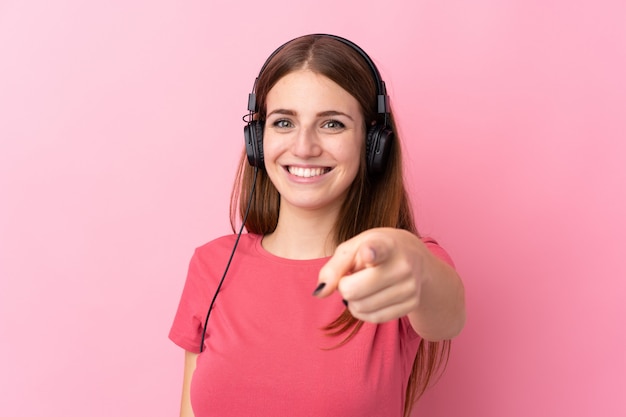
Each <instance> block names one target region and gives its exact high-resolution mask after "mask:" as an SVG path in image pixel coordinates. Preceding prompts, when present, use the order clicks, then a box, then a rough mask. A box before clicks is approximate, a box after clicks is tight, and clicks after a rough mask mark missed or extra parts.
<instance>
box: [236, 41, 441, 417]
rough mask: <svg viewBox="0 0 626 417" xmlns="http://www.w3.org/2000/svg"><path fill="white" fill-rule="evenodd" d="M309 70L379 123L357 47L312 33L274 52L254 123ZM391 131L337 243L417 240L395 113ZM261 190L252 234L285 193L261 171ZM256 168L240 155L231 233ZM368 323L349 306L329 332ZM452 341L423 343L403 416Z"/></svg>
mask: <svg viewBox="0 0 626 417" xmlns="http://www.w3.org/2000/svg"><path fill="white" fill-rule="evenodd" d="M304 68H306V69H308V70H311V71H313V72H315V73H318V74H321V75H324V76H326V77H327V78H329V79H331V80H332V81H334V82H335V83H337V84H338V85H340V86H341V87H342V88H343V89H344V90H346V91H347V92H348V93H350V94H351V95H352V96H353V97H354V98H355V99H356V100H357V101H358V102H359V104H360V106H361V110H362V112H363V115H364V120H365V122H366V124H367V126H365V129H366V130H367V128H368V127H369V126H370V124H372V123H377V122H380V120H378V119H377V108H376V95H377V86H376V82H375V80H374V78H373V75H372V70H371V68H370V67H369V65H368V64H367V62H366V61H365V60H364V58H363V57H362V56H361V54H360V53H359V52H357V51H356V50H355V49H354V48H352V47H350V46H349V45H346V44H344V43H343V42H341V41H339V40H336V39H333V38H332V37H329V36H324V35H309V36H303V37H300V38H297V39H294V40H293V41H291V42H288V43H287V44H286V45H284V46H283V47H282V48H281V49H280V50H279V51H278V52H276V53H275V54H274V55H273V56H272V57H271V59H270V60H269V62H267V63H266V66H265V67H264V69H263V70H262V72H261V74H259V77H258V80H257V83H256V87H255V92H256V100H257V103H258V112H257V113H256V114H255V116H254V117H255V119H257V120H259V121H261V122H262V121H263V120H264V119H265V114H266V107H265V105H266V97H267V93H268V92H269V91H270V89H271V88H272V87H273V86H274V85H275V84H276V82H277V81H278V80H280V79H281V78H282V77H284V76H285V75H287V74H289V73H291V72H293V71H297V70H300V69H304ZM387 124H388V127H390V128H391V129H393V131H394V132H395V133H396V138H395V142H394V144H393V145H392V147H391V154H390V157H389V159H388V161H387V164H386V167H385V170H384V171H383V172H382V173H381V174H380V175H377V176H371V175H368V174H367V169H366V163H365V146H363V147H362V152H361V164H360V171H359V173H358V174H357V177H356V178H355V180H354V182H353V183H352V185H351V186H350V189H349V190H348V195H347V197H346V199H345V201H344V203H343V206H342V207H341V210H340V213H339V216H338V217H337V221H336V223H335V227H334V229H333V238H334V243H335V244H339V243H341V242H344V241H346V240H348V239H350V238H352V237H354V236H356V235H357V234H359V233H361V232H363V231H365V230H368V229H371V228H375V227H395V228H400V229H405V230H408V231H411V232H413V233H415V234H416V235H418V236H419V233H418V231H417V227H416V226H415V222H414V217H413V212H412V209H411V205H410V201H409V198H408V194H407V192H406V188H405V185H404V180H403V175H402V155H401V149H400V144H399V142H398V137H397V129H396V126H395V122H394V118H393V114H392V113H390V115H389V120H388V121H387ZM256 175H257V178H256V181H257V183H256V188H257V189H256V191H255V192H254V195H253V196H252V200H251V205H250V209H249V215H248V218H247V220H246V223H245V227H246V229H247V231H248V232H250V233H255V234H260V235H264V234H267V233H271V232H273V231H274V229H275V228H276V225H277V224H278V213H279V208H280V195H279V193H278V191H277V190H276V188H275V187H274V185H273V184H272V182H271V181H270V179H269V177H268V175H267V173H266V172H265V171H264V170H258V172H257V174H256ZM254 176H255V171H254V169H253V168H252V167H251V166H250V165H249V164H248V162H247V159H246V154H245V152H244V154H243V155H242V157H241V161H240V164H239V170H238V173H237V178H236V180H235V186H234V188H233V192H232V194H231V205H230V221H231V226H232V227H233V231H234V230H236V223H237V221H239V219H242V218H243V215H244V213H245V211H246V209H247V205H248V200H249V198H250V193H251V187H252V183H253V182H254ZM362 325H363V322H361V321H359V320H357V319H355V318H354V317H352V315H351V314H350V312H349V311H348V310H347V309H346V310H344V312H343V313H342V314H341V315H340V316H339V317H338V318H337V319H336V320H335V321H333V322H332V323H330V324H329V325H328V326H327V327H326V328H325V330H326V331H328V332H329V334H331V335H341V334H347V336H346V338H345V339H344V341H343V342H342V344H343V343H346V342H347V341H349V340H350V339H351V338H352V337H353V336H354V335H355V334H356V333H357V332H358V331H359V329H360V328H361V326H362ZM449 352H450V341H449V340H446V341H443V342H427V341H425V340H423V339H422V341H421V342H420V345H419V347H418V351H417V354H416V357H415V360H414V362H413V369H412V372H411V375H410V377H409V381H408V385H407V390H406V396H405V406H404V415H405V416H408V415H409V414H410V412H411V409H412V407H413V405H414V404H415V401H417V399H418V398H419V397H420V396H421V395H422V394H423V393H424V391H425V390H426V388H427V387H428V386H429V383H430V382H431V381H432V380H433V377H434V376H435V374H436V373H437V372H438V370H439V369H440V368H441V367H442V365H443V366H445V363H446V362H447V359H448V355H449Z"/></svg>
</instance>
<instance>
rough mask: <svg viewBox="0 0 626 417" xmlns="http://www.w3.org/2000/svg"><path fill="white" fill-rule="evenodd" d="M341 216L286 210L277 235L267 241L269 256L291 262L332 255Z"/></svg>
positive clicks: (264, 242)
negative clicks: (338, 218)
mask: <svg viewBox="0 0 626 417" xmlns="http://www.w3.org/2000/svg"><path fill="white" fill-rule="evenodd" d="M336 219H337V213H319V212H317V211H304V210H293V209H283V208H282V207H281V211H280V215H279V216H278V224H277V226H276V229H275V230H274V232H272V233H270V234H267V235H266V236H265V237H264V238H263V247H264V248H265V250H267V251H268V252H270V253H272V254H274V255H276V256H280V257H283V258H288V259H316V258H324V257H327V256H330V255H332V253H333V251H334V250H335V246H336V245H335V241H334V236H333V235H332V232H333V228H334V226H335V221H336Z"/></svg>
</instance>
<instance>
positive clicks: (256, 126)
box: [243, 33, 394, 175]
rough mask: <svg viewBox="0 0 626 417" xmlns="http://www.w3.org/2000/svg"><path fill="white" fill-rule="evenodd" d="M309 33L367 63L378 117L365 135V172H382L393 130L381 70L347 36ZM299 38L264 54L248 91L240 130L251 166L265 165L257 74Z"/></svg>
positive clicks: (262, 122) (262, 166) (374, 173)
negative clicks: (338, 44) (332, 41)
mask: <svg viewBox="0 0 626 417" xmlns="http://www.w3.org/2000/svg"><path fill="white" fill-rule="evenodd" d="M309 36H315V37H326V38H330V39H335V40H337V41H339V42H341V43H343V44H345V45H348V46H349V47H351V48H352V49H354V50H355V51H356V52H358V54H359V55H360V56H361V57H362V58H363V60H365V62H366V63H367V65H368V66H369V68H370V70H371V72H372V76H373V78H374V81H375V84H376V94H377V97H376V108H377V113H378V120H377V121H376V123H375V124H374V125H372V126H370V127H368V129H367V135H366V139H365V155H366V162H367V172H368V173H369V174H370V175H377V174H380V173H382V172H383V171H384V169H385V165H386V163H387V159H388V158H389V152H390V149H391V143H392V142H393V137H394V132H393V130H392V129H391V127H390V126H389V125H388V123H389V120H390V115H389V112H390V110H389V97H388V96H387V89H386V88H385V82H384V81H383V80H382V78H381V77H380V72H379V71H378V68H376V65H374V62H373V61H372V59H371V58H370V57H369V56H368V55H367V54H366V53H365V51H364V50H363V49H361V48H360V47H359V46H358V45H356V44H355V43H353V42H351V41H349V40H348V39H345V38H342V37H339V36H335V35H328V34H321V33H320V34H315V35H309ZM301 38H302V37H298V38H295V39H292V40H290V41H289V42H286V43H284V44H283V45H281V46H280V47H278V49H276V50H275V51H274V52H272V54H271V55H270V56H269V58H267V60H266V61H265V63H264V64H263V66H262V67H261V71H259V75H258V76H257V77H256V79H255V81H254V86H253V88H252V92H251V93H250V94H249V95H248V111H249V114H248V115H247V117H248V119H247V120H246V122H247V124H246V125H245V126H244V128H243V134H244V139H245V144H246V154H247V156H248V162H249V163H250V165H252V166H253V167H256V168H264V166H265V162H264V159H263V128H264V121H262V120H254V114H255V113H257V112H258V110H259V108H258V103H257V101H256V94H255V91H256V85H257V82H258V81H259V78H260V77H261V75H262V74H263V71H264V70H265V68H266V67H267V65H268V64H269V62H270V61H271V60H272V58H274V56H275V55H276V54H277V53H278V52H280V51H281V50H282V49H283V48H284V47H285V46H286V45H288V44H290V43H291V42H293V41H295V40H297V39H301ZM244 120H245V117H244Z"/></svg>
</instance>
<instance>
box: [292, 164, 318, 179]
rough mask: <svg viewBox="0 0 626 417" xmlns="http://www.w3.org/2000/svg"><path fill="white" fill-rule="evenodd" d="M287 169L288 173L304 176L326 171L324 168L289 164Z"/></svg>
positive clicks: (313, 175) (312, 175)
mask: <svg viewBox="0 0 626 417" xmlns="http://www.w3.org/2000/svg"><path fill="white" fill-rule="evenodd" d="M288 170H289V173H290V174H292V175H295V176H296V177H304V178H309V177H316V176H318V175H322V174H324V173H325V172H326V168H301V167H292V166H290V167H289V168H288Z"/></svg>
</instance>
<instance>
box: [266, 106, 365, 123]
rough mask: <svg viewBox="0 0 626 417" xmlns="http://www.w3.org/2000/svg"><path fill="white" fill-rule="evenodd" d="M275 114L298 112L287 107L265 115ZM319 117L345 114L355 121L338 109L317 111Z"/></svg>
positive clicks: (346, 115) (293, 114) (291, 114)
mask: <svg viewBox="0 0 626 417" xmlns="http://www.w3.org/2000/svg"><path fill="white" fill-rule="evenodd" d="M273 114H282V115H285V116H296V115H297V112H295V111H293V110H287V109H276V110H272V111H271V112H269V113H268V114H267V116H265V117H266V118H268V117H270V116H271V115H273ZM316 116H317V117H328V116H344V117H347V118H348V119H350V120H352V121H354V119H353V118H352V116H350V115H349V114H347V113H343V112H340V111H336V110H326V111H323V112H320V113H317V115H316Z"/></svg>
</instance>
